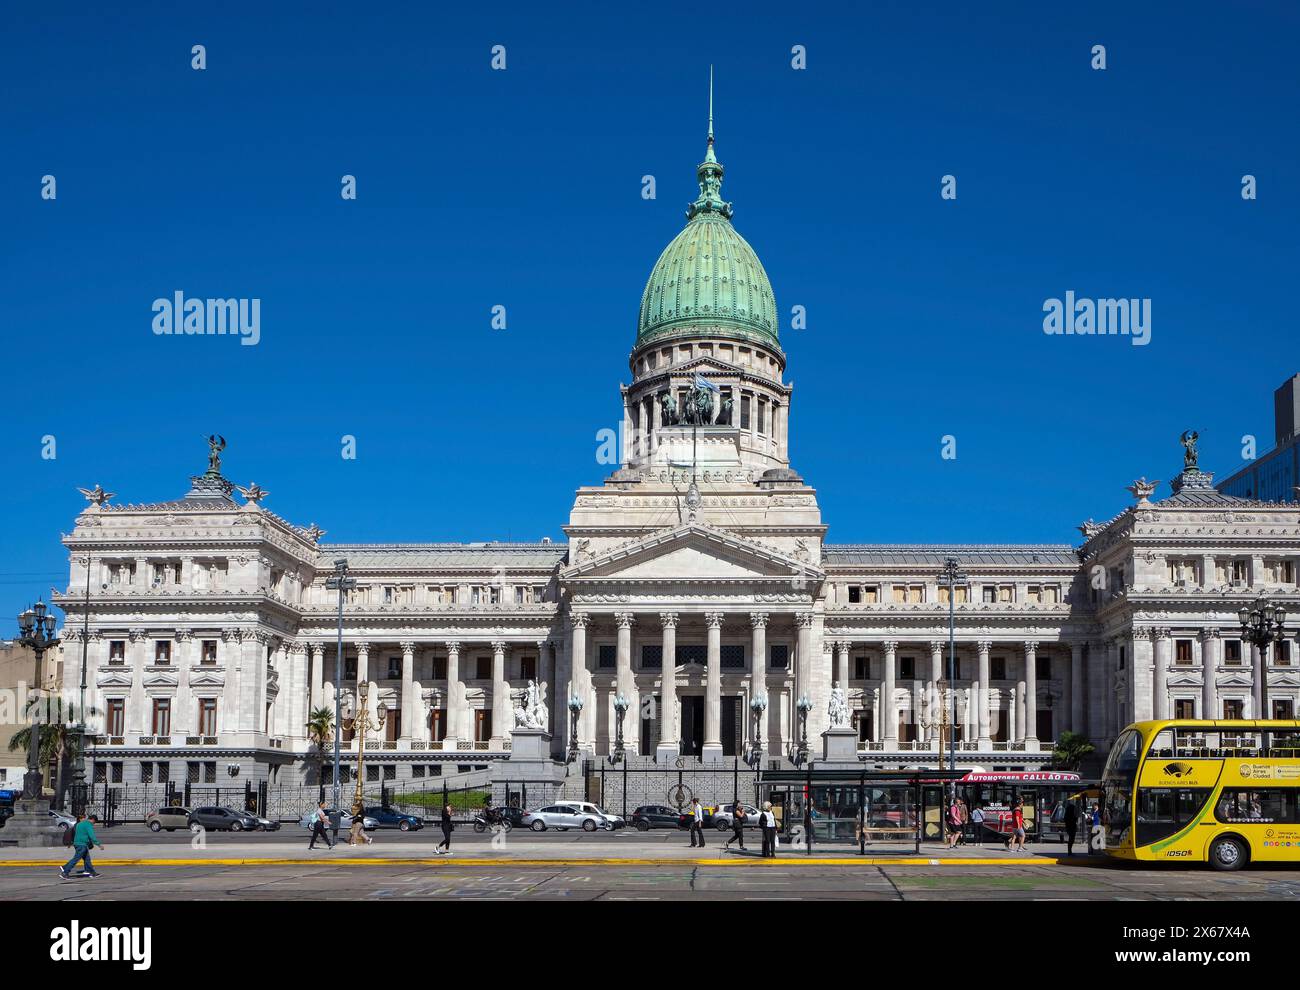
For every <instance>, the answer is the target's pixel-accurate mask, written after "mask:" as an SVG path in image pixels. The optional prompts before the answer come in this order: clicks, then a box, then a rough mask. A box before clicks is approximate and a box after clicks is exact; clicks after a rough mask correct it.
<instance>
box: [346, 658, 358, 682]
mask: <svg viewBox="0 0 1300 990" xmlns="http://www.w3.org/2000/svg"><path fill="white" fill-rule="evenodd" d="M343 677H344V679H345V680H349V681H355V680H356V679H357V658H356V657H344V658H343Z"/></svg>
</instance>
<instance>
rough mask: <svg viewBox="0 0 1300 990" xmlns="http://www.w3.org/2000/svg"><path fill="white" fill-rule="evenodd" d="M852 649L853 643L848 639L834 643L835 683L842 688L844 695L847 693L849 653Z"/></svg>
mask: <svg viewBox="0 0 1300 990" xmlns="http://www.w3.org/2000/svg"><path fill="white" fill-rule="evenodd" d="M852 649H853V644H852V643H850V642H849V641H848V640H841V641H840V642H838V643H836V644H835V683H836V684H838V685H839V686H840V687H842V688H843V689H844V694H845V696H846V697H847V696H848V693H849V653H850V651H851V650H852Z"/></svg>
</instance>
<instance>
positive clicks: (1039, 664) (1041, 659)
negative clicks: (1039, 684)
mask: <svg viewBox="0 0 1300 990" xmlns="http://www.w3.org/2000/svg"><path fill="white" fill-rule="evenodd" d="M1034 673H1035V674H1036V675H1037V677H1038V679H1039V680H1040V681H1050V680H1051V679H1052V658H1051V657H1045V656H1041V655H1039V656H1035V657H1034Z"/></svg>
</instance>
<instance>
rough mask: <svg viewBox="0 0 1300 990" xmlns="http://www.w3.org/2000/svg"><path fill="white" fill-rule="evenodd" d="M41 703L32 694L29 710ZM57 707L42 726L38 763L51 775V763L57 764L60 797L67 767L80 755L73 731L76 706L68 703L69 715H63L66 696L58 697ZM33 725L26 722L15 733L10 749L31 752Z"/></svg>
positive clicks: (55, 765)
mask: <svg viewBox="0 0 1300 990" xmlns="http://www.w3.org/2000/svg"><path fill="white" fill-rule="evenodd" d="M38 704H40V700H39V699H37V698H31V699H29V700H28V702H27V710H28V711H29V712H30V711H31V710H32V709H33V708H35V707H36V706H37V705H38ZM57 704H58V707H57V709H56V711H54V712H51V713H49V714H50V716H51V717H50V718H49V720H48V721H45V722H42V723H41V728H40V752H39V753H38V754H37V760H38V761H39V762H38V766H40V767H42V768H44V769H43V771H42V772H43V773H44V774H45V775H46V776H48V774H49V767H50V765H51V764H53V765H54V767H55V773H56V774H57V775H58V780H57V781H56V784H55V788H54V793H55V798H56V800H57V799H59V798H60V797H61V796H62V792H63V769H64V767H65V766H66V765H67V764H68V763H69V762H70V761H71V760H74V759H76V758H77V757H78V755H79V754H78V753H77V752H76V749H77V735H76V733H75V732H73V731H72V728H71V723H72V722H73V720H74V712H73V706H71V705H69V706H68V717H67V718H66V719H65V718H64V717H63V699H62V698H60V699H58V703H57ZM31 739H32V726H30V725H26V726H23V727H22V728H21V729H19V730H18V731H17V732H15V733H14V734H13V736H12V737H11V738H10V740H9V752H11V753H18V752H22V753H25V752H27V749H28V747H29V746H30V745H31Z"/></svg>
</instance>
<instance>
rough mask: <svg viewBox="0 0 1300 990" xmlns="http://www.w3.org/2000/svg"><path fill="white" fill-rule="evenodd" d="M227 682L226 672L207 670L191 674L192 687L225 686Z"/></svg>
mask: <svg viewBox="0 0 1300 990" xmlns="http://www.w3.org/2000/svg"><path fill="white" fill-rule="evenodd" d="M225 683H226V675H225V674H224V673H217V672H216V671H211V670H205V671H203V672H202V673H198V674H190V687H224V686H225Z"/></svg>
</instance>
